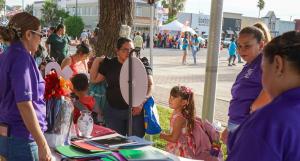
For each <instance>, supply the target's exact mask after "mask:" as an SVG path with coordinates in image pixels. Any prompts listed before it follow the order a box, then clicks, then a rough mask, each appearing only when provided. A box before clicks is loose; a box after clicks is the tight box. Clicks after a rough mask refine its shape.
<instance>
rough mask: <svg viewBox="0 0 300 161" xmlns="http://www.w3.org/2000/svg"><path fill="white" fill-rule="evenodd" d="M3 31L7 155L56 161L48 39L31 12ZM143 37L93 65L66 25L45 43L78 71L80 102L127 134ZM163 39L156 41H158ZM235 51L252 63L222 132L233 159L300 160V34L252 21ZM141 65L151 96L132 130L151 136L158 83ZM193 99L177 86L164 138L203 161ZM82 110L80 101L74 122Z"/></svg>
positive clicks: (1, 93)
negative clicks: (129, 97) (127, 70)
mask: <svg viewBox="0 0 300 161" xmlns="http://www.w3.org/2000/svg"><path fill="white" fill-rule="evenodd" d="M27 22H31V23H27ZM0 36H1V39H2V40H3V41H4V42H5V43H6V44H7V48H6V49H5V52H4V53H3V54H0V80H1V84H0V111H1V113H0V157H4V158H6V160H9V161H14V160H28V161H29V160H41V161H50V160H52V158H51V151H50V148H49V146H48V144H47V141H46V139H45V137H44V135H43V132H44V131H45V130H46V124H47V122H46V119H45V116H46V104H45V100H44V90H45V81H44V79H43V75H42V73H41V72H40V70H39V68H38V66H37V63H36V60H35V59H34V57H35V54H36V53H37V51H38V49H39V45H40V43H41V38H42V36H43V33H42V32H41V24H40V21H39V20H38V19H37V18H36V17H34V16H32V15H30V14H29V13H26V12H21V13H18V14H16V15H15V16H13V17H12V18H11V19H10V21H9V24H8V26H6V27H0ZM85 36H86V35H83V39H84V38H85ZM95 36H97V35H95ZM141 37H142V36H141V35H140V33H136V35H135V37H134V40H131V39H130V38H126V37H121V38H119V39H118V41H117V42H116V57H113V58H108V57H97V58H95V59H94V61H93V63H92V65H91V67H89V66H87V60H88V59H89V54H90V51H91V50H92V49H91V47H90V45H89V44H88V43H87V42H86V41H85V40H86V39H84V40H83V39H82V41H81V42H77V41H71V40H70V39H69V38H68V37H67V36H66V34H65V27H64V26H63V25H58V26H57V27H56V29H55V31H54V32H53V33H52V34H51V35H49V37H48V39H47V41H46V48H47V52H48V53H49V55H50V56H51V57H53V59H54V60H55V61H57V62H58V63H59V65H61V68H67V67H69V68H70V69H71V70H72V72H73V73H72V78H71V82H72V84H73V87H74V88H73V93H74V95H75V96H76V99H77V101H78V103H80V104H82V105H83V106H84V107H85V108H86V109H88V110H90V111H91V112H94V113H96V115H98V116H97V117H96V118H100V120H101V124H102V125H105V126H106V127H108V128H111V129H113V130H115V131H116V132H118V133H119V134H122V135H124V136H126V135H128V126H127V125H128V119H129V118H128V114H129V112H128V108H129V107H128V105H127V103H126V102H125V101H124V99H123V97H122V95H121V90H120V84H119V78H120V71H121V68H122V65H123V63H124V62H125V61H126V60H127V59H128V56H129V53H130V52H131V51H132V50H133V49H134V48H135V47H138V48H143V45H142V44H143V43H141V42H142V39H143V38H141ZM162 40H163V39H154V41H155V42H156V43H155V44H156V46H160V45H161V43H162V42H163V41H162ZM67 45H76V46H77V50H76V52H75V53H74V54H72V55H68V54H67V52H68V47H67ZM189 46H190V47H191V48H192V52H193V57H194V63H196V53H197V51H198V50H199V49H197V47H199V41H198V39H197V35H193V37H192V38H189V37H188V35H185V36H184V39H183V41H182V50H183V51H184V54H183V58H182V63H183V64H185V63H186V54H187V48H188V47H189ZM231 50H232V51H231ZM234 50H235V52H233V51H234ZM229 54H230V58H229V64H231V61H232V60H233V63H234V59H235V55H236V54H238V55H240V57H241V58H242V59H243V60H244V61H245V62H246V64H245V65H244V67H243V69H242V71H241V72H240V73H239V74H238V75H237V77H236V81H235V82H234V83H233V86H232V88H231V94H232V99H231V101H230V105H229V113H228V116H229V121H228V125H227V128H226V129H225V130H224V132H223V133H222V137H221V138H222V141H223V142H224V143H226V144H227V149H228V158H227V160H228V161H236V160H244V161H248V160H249V161H252V160H266V161H267V160H272V161H294V160H300V151H299V148H300V144H299V142H300V137H299V136H300V119H299V114H300V102H299V101H300V32H299V31H290V32H287V33H284V34H283V35H281V36H278V37H276V38H273V39H272V40H271V38H270V35H269V32H268V30H267V28H266V27H265V26H264V25H263V24H260V23H258V24H255V25H254V26H248V27H245V28H243V29H242V30H241V31H240V32H239V35H238V37H237V40H235V39H233V40H232V44H231V45H230V47H229ZM141 62H142V63H143V64H144V67H145V70H146V72H147V76H148V88H147V94H146V97H145V100H144V101H143V102H142V103H141V104H140V105H139V106H137V107H133V108H132V115H133V128H132V129H133V132H132V134H133V135H136V136H139V137H144V135H145V126H144V112H143V110H144V109H143V104H144V103H145V102H146V101H147V99H149V98H150V97H151V96H152V90H153V84H154V82H153V77H152V68H151V67H150V65H149V62H148V60H147V58H145V57H144V58H141ZM231 65H232V64H231ZM84 73H85V74H84ZM87 73H89V75H86V74H87ZM283 82H284V83H283ZM178 83H180V82H178ZM91 85H93V86H101V87H103V89H104V93H105V97H101V99H102V100H101V101H103V99H105V103H101V102H100V101H99V100H98V99H97V98H95V97H93V96H91V95H89V90H90V89H91V88H90V86H91ZM96 93H97V91H96ZM194 99H195V98H194V92H193V90H192V89H191V88H189V87H186V86H184V85H178V86H174V87H173V88H172V89H171V91H170V96H169V106H170V108H171V109H173V113H172V115H171V118H170V130H169V131H164V132H162V133H161V134H160V138H161V139H164V140H166V141H167V142H168V144H167V147H166V150H167V151H168V152H170V153H173V154H175V155H178V156H182V157H186V158H193V159H199V158H194V156H195V153H196V152H195V151H196V150H195V149H196V147H197V146H199V145H195V140H193V139H194V138H195V135H200V134H195V133H193V131H195V128H198V126H196V116H195V104H194ZM97 105H100V106H102V107H99V106H97ZM96 108H97V109H96ZM81 109H82V108H80V107H79V106H78V104H75V111H74V112H75V114H74V115H75V117H74V122H75V123H76V121H77V118H78V117H79V115H80V112H79V111H80V110H81ZM95 122H97V121H95ZM298 123H299V124H298ZM207 133H208V132H207V131H206V132H203V135H206V134H207ZM208 138H209V137H208ZM208 138H207V140H208V142H209V141H210V140H209V139H208ZM210 143H211V144H210V146H211V147H212V151H210V152H209V153H207V154H209V155H213V153H214V152H215V151H213V150H215V149H213V148H215V144H214V143H212V142H210ZM206 150H207V149H206Z"/></svg>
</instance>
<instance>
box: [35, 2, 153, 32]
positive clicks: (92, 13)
mask: <svg viewBox="0 0 300 161" xmlns="http://www.w3.org/2000/svg"><path fill="white" fill-rule="evenodd" d="M56 3H57V5H58V7H59V8H61V9H64V10H65V11H68V12H69V14H70V15H71V16H75V15H76V14H77V16H80V17H82V20H83V22H84V24H85V28H86V29H93V28H95V27H96V26H97V23H98V22H99V5H98V0H56ZM43 4H44V1H35V2H34V4H33V6H34V7H33V8H34V9H33V10H34V15H35V16H36V17H38V18H41V16H42V15H41V9H42V6H43ZM76 7H77V12H76ZM133 12H134V13H133V14H134V19H133V30H137V31H147V32H149V30H150V23H151V17H150V5H149V4H148V3H146V2H145V1H143V0H135V4H134V11H133ZM154 16H155V17H157V16H158V13H156V12H154ZM154 20H155V21H154V26H157V25H158V21H156V18H154Z"/></svg>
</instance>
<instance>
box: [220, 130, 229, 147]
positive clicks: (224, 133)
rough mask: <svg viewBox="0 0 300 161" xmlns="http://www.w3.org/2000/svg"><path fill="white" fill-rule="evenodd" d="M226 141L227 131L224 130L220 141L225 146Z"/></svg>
mask: <svg viewBox="0 0 300 161" xmlns="http://www.w3.org/2000/svg"><path fill="white" fill-rule="evenodd" d="M227 139H228V130H227V128H226V129H225V130H224V131H223V132H222V134H221V140H222V141H223V143H224V144H227Z"/></svg>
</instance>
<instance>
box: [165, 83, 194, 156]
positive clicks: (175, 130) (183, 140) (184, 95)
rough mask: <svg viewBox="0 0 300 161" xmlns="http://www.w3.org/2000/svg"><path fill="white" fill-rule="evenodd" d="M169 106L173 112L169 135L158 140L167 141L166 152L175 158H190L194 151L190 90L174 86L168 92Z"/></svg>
mask: <svg viewBox="0 0 300 161" xmlns="http://www.w3.org/2000/svg"><path fill="white" fill-rule="evenodd" d="M169 106H170V108H172V109H173V110H174V111H173V113H172V116H171V119H170V131H169V133H161V134H160V138H162V139H164V140H166V141H168V144H167V147H166V150H167V151H168V152H170V153H173V154H175V155H177V156H181V157H186V158H192V152H193V151H194V150H195V145H194V144H193V139H192V136H191V133H192V131H193V129H194V125H195V122H194V120H195V106H194V94H193V92H192V90H191V88H188V87H185V86H175V87H173V88H172V90H171V92H170V98H169Z"/></svg>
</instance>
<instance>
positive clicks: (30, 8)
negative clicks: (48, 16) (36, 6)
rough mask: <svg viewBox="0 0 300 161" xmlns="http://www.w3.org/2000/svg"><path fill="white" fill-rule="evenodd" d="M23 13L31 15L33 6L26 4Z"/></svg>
mask: <svg viewBox="0 0 300 161" xmlns="http://www.w3.org/2000/svg"><path fill="white" fill-rule="evenodd" d="M25 11H26V12H28V13H30V14H32V15H33V4H31V5H29V4H28V5H27V6H26V7H25Z"/></svg>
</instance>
